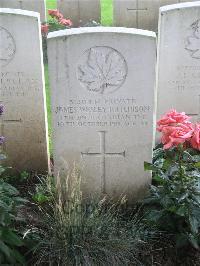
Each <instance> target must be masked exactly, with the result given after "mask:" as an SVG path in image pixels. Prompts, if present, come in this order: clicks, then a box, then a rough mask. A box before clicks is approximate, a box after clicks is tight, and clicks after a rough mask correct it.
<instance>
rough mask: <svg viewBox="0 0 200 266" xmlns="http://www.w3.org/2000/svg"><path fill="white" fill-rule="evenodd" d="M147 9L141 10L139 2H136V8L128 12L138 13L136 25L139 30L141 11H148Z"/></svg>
mask: <svg viewBox="0 0 200 266" xmlns="http://www.w3.org/2000/svg"><path fill="white" fill-rule="evenodd" d="M147 10H148V9H147V8H139V0H137V1H136V8H127V11H135V12H136V25H137V28H138V26H139V12H140V11H147Z"/></svg>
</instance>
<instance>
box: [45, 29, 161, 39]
mask: <svg viewBox="0 0 200 266" xmlns="http://www.w3.org/2000/svg"><path fill="white" fill-rule="evenodd" d="M90 33H119V34H132V35H140V36H144V37H152V38H156V33H155V32H153V31H148V30H140V29H134V28H123V27H81V28H73V29H66V30H59V31H54V32H50V33H49V34H48V39H51V38H58V37H65V36H71V35H79V34H90Z"/></svg>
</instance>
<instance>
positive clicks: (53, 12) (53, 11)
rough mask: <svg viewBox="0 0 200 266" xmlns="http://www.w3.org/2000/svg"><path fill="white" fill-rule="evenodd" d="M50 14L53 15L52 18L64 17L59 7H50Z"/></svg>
mask: <svg viewBox="0 0 200 266" xmlns="http://www.w3.org/2000/svg"><path fill="white" fill-rule="evenodd" d="M48 14H49V15H50V16H51V17H52V18H54V17H55V18H57V19H62V18H63V15H62V14H61V13H60V12H59V11H58V10H57V9H49V10H48Z"/></svg>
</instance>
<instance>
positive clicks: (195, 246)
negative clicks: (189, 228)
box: [189, 234, 199, 249]
mask: <svg viewBox="0 0 200 266" xmlns="http://www.w3.org/2000/svg"><path fill="white" fill-rule="evenodd" d="M189 242H190V243H191V244H192V246H193V247H194V248H196V249H199V243H198V240H197V239H196V238H195V236H193V235H191V234H190V236H189Z"/></svg>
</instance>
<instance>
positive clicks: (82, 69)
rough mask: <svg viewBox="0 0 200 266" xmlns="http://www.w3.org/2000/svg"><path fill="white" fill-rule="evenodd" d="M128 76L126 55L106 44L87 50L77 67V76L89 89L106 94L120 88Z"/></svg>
mask: <svg viewBox="0 0 200 266" xmlns="http://www.w3.org/2000/svg"><path fill="white" fill-rule="evenodd" d="M126 76H127V64H126V61H125V59H124V57H123V56H122V55H121V54H120V53H119V52H118V51H117V50H115V49H113V48H111V47H106V46H97V47H92V48H91V49H89V50H87V51H86V52H85V53H84V54H83V56H82V58H81V60H80V62H79V63H78V67H77V77H78V80H79V81H80V83H81V85H82V86H83V87H84V88H86V89H87V90H88V91H91V92H95V93H99V94H106V93H113V92H114V91H116V90H118V89H119V88H120V87H121V86H122V85H123V83H124V81H125V79H126Z"/></svg>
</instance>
